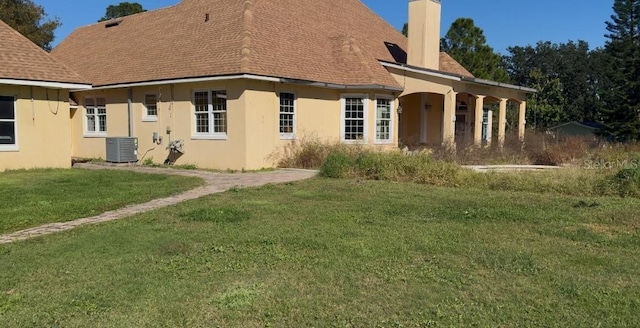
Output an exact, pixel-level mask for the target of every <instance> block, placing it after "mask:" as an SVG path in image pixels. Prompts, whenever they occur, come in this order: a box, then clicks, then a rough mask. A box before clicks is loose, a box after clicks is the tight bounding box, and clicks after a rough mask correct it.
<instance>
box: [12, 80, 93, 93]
mask: <svg viewBox="0 0 640 328" xmlns="http://www.w3.org/2000/svg"><path fill="white" fill-rule="evenodd" d="M0 84H9V85H21V86H32V87H42V88H50V89H69V90H87V89H91V84H86V83H77V82H76V83H72V82H55V81H35V80H20V79H5V78H0Z"/></svg>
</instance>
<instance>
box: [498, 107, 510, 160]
mask: <svg viewBox="0 0 640 328" xmlns="http://www.w3.org/2000/svg"><path fill="white" fill-rule="evenodd" d="M507 101H508V99H506V98H502V99H500V111H499V112H498V146H499V147H500V148H502V147H504V139H505V135H506V131H507Z"/></svg>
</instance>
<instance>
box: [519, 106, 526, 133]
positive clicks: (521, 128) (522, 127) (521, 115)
mask: <svg viewBox="0 0 640 328" xmlns="http://www.w3.org/2000/svg"><path fill="white" fill-rule="evenodd" d="M526 114H527V102H526V101H524V100H523V101H522V102H520V108H519V109H518V138H519V139H520V141H524V131H525V128H526V126H527V121H526V117H527V116H526Z"/></svg>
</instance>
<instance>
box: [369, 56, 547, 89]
mask: <svg viewBox="0 0 640 328" xmlns="http://www.w3.org/2000/svg"><path fill="white" fill-rule="evenodd" d="M380 64H382V66H384V67H390V68H395V69H398V70H402V71H407V72H413V73H418V74H423V75H426V76H431V77H438V78H442V79H447V80H451V81H456V82H464V83H469V84H475V85H483V86H492V87H500V88H505V89H510V90H516V91H521V92H525V93H538V90H536V89H532V88H527V87H523V86H519V85H513V84H509V83H500V82H495V81H490V80H485V79H479V78H476V77H469V76H464V75H458V74H453V73H449V72H444V71H438V70H433V69H428V68H424V67H418V66H412V65H407V64H401V63H395V62H388V61H383V60H380Z"/></svg>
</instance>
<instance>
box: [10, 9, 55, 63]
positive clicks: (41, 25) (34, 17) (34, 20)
mask: <svg viewBox="0 0 640 328" xmlns="http://www.w3.org/2000/svg"><path fill="white" fill-rule="evenodd" d="M0 20H2V21H3V22H5V23H7V25H9V26H11V27H12V28H13V29H14V30H16V31H18V32H20V33H21V34H22V35H24V36H26V37H27V38H28V39H29V40H31V41H32V42H33V43H35V44H37V45H38V46H40V47H41V48H43V49H44V50H47V51H49V50H51V43H52V42H53V40H54V38H55V36H54V31H55V30H56V29H57V28H58V27H59V26H60V21H59V20H58V19H57V18H53V19H49V18H48V17H47V14H46V13H45V12H44V8H43V7H42V6H40V5H37V4H35V3H34V2H33V1H32V0H0Z"/></svg>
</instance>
